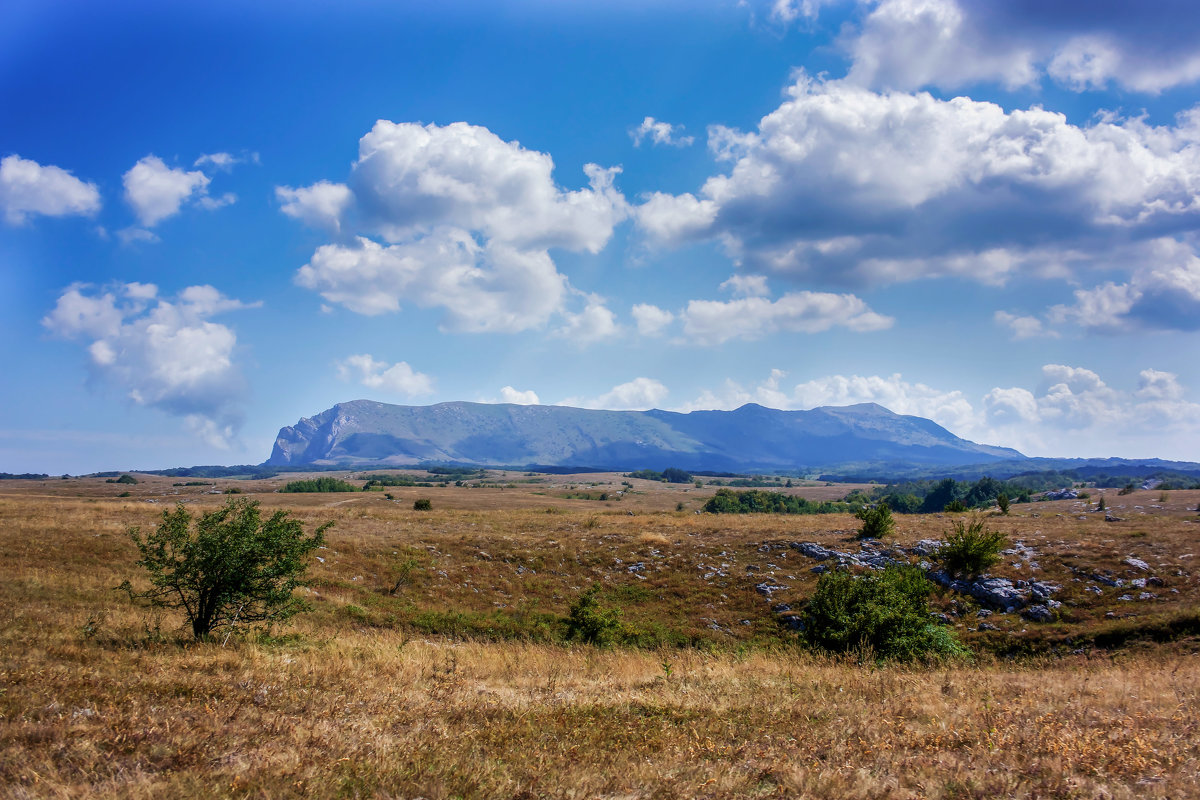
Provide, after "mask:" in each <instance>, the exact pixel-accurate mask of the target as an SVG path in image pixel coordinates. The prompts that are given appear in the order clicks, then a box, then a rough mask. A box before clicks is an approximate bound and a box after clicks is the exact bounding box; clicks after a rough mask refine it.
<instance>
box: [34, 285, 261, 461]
mask: <svg viewBox="0 0 1200 800" xmlns="http://www.w3.org/2000/svg"><path fill="white" fill-rule="evenodd" d="M246 307H247V306H246V304H244V303H241V302H239V301H237V300H232V299H230V298H227V297H225V296H224V295H222V294H221V293H220V292H218V291H217V290H216V289H214V288H213V287H211V286H189V287H188V288H186V289H184V290H183V291H182V292H180V293H179V295H178V297H176V298H173V299H166V298H163V297H160V296H159V294H158V289H157V287H155V286H153V285H151V284H141V283H127V284H121V285H118V286H116V287H113V288H111V289H108V290H105V291H97V290H95V289H94V288H93V287H90V286H86V285H83V284H77V285H74V286H71V287H70V288H68V289H67V290H66V291H65V292H63V294H62V295H61V296H60V297H59V298H58V302H57V304H56V305H55V307H54V310H53V311H51V312H50V314H48V315H47V316H46V317H45V318H44V319H43V320H42V324H43V325H44V326H45V327H46V328H47V329H48V330H50V331H51V332H53V333H55V334H57V335H59V336H62V337H65V338H69V339H77V340H82V341H85V342H88V345H87V351H88V356H89V359H90V362H91V367H92V369H93V371H94V372H95V374H97V375H98V376H100V377H102V378H103V379H105V380H107V381H109V382H111V383H113V384H115V385H117V386H119V387H121V388H123V389H124V390H125V391H126V392H127V393H128V396H129V397H130V399H132V400H133V401H134V402H135V403H137V404H139V405H145V406H150V407H153V408H158V409H161V410H163V411H166V412H167V413H169V414H174V415H177V416H180V417H183V418H184V420H185V422H186V423H187V425H188V427H189V428H190V429H192V430H193V431H195V432H196V433H197V434H199V435H200V436H202V437H203V438H204V439H205V440H207V441H208V442H209V443H210V444H212V445H214V446H218V447H227V446H228V445H229V442H230V440H231V438H232V437H233V436H234V434H235V433H236V430H237V427H238V425H239V424H240V422H241V417H242V414H241V401H242V399H243V396H244V394H245V381H244V379H243V377H242V375H241V372H240V371H239V370H238V368H237V366H236V365H235V363H234V348H235V346H236V344H237V337H236V335H235V334H234V332H233V330H232V329H230V328H228V327H227V326H225V325H221V324H219V323H215V322H211V321H210V320H209V317H212V316H214V315H216V314H220V313H223V312H227V311H232V310H236V309H241V308H246Z"/></svg>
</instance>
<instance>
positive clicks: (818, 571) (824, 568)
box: [809, 564, 829, 575]
mask: <svg viewBox="0 0 1200 800" xmlns="http://www.w3.org/2000/svg"><path fill="white" fill-rule="evenodd" d="M809 572H815V573H816V574H817V575H824V574H825V573H826V572H829V567H827V566H825V565H824V564H817V565H816V566H815V567H813V568H812V569H810V570H809Z"/></svg>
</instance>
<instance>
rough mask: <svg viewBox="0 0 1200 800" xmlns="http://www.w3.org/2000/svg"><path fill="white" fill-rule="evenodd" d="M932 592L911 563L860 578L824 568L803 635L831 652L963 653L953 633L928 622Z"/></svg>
mask: <svg viewBox="0 0 1200 800" xmlns="http://www.w3.org/2000/svg"><path fill="white" fill-rule="evenodd" d="M933 591H934V585H933V584H932V583H931V582H930V581H929V579H928V578H926V577H925V574H924V573H923V572H921V570H919V569H917V568H915V567H902V566H894V565H893V566H889V567H887V568H886V569H885V570H883V571H882V572H880V573H876V574H868V575H858V576H856V575H852V574H851V573H849V572H842V571H835V572H827V573H825V574H824V575H822V576H821V578H820V580H818V581H817V590H816V593H815V594H813V596H812V599H810V600H809V601H808V606H807V607H806V608H805V611H804V614H803V615H802V617H801V620H802V622H803V624H804V633H803V638H804V640H805V642H806V643H807V644H808V645H809V646H810V647H814V648H816V649H818V650H824V651H826V652H830V653H862V654H867V653H868V652H869V653H871V654H874V656H876V657H878V658H883V659H896V660H901V661H912V660H915V659H927V658H941V657H946V656H957V655H963V654H965V653H966V650H965V649H964V648H963V647H962V645H961V644H959V643H958V641H957V639H955V637H954V633H953V632H952V631H950V630H949V629H948V628H946V627H945V626H943V625H939V624H936V623H934V622H932V621H931V617H930V611H929V595H930V594H932V593H933Z"/></svg>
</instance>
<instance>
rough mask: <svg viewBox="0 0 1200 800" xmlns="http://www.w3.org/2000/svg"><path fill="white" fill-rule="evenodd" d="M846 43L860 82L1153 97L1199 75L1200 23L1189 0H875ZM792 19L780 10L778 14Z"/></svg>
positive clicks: (854, 78)
mask: <svg viewBox="0 0 1200 800" xmlns="http://www.w3.org/2000/svg"><path fill="white" fill-rule="evenodd" d="M860 5H861V6H862V7H863V8H864V9H866V14H865V16H864V18H863V19H862V21H861V24H860V25H859V26H858V27H856V28H851V29H849V30H848V31H847V32H846V33H845V35H844V36H843V37H842V46H843V47H844V48H845V50H846V52H847V54H848V55H849V56H850V58H851V60H852V62H853V63H852V66H851V69H850V76H849V77H850V79H851V80H852V81H855V82H858V83H862V84H864V85H869V86H875V87H882V88H893V89H916V88H920V87H923V86H939V87H942V88H946V89H958V88H961V87H964V86H969V85H971V84H975V83H979V82H996V83H1000V84H1002V85H1004V86H1006V87H1008V88H1016V87H1019V86H1029V85H1036V84H1038V83H1039V82H1040V81H1041V79H1042V76H1043V75H1045V74H1048V75H1049V76H1050V78H1051V79H1052V80H1054V81H1056V82H1058V83H1060V84H1062V85H1064V86H1067V87H1069V88H1071V89H1075V90H1077V91H1083V90H1086V89H1098V88H1103V87H1105V86H1107V85H1108V84H1110V83H1112V84H1117V85H1119V86H1121V87H1122V88H1125V89H1132V90H1135V91H1142V92H1151V93H1156V92H1159V91H1162V90H1164V89H1168V88H1171V87H1174V86H1179V85H1182V84H1189V83H1193V82H1195V81H1196V80H1197V79H1200V21H1198V20H1197V17H1196V14H1195V8H1194V5H1193V4H1192V3H1190V2H1186V0H1156V1H1155V2H1153V3H1141V4H1137V3H1122V2H1101V3H1089V4H1088V5H1087V6H1086V9H1084V8H1082V7H1081V6H1080V5H1079V4H1078V3H1076V2H1067V1H1066V0H1049V1H1048V0H1008V1H1007V2H991V1H990V0H880V1H879V2H875V1H874V0H872V1H871V2H861V3H860ZM777 16H778V17H779V18H781V19H784V20H785V21H788V20H789V19H794V18H795V17H796V16H798V15H797V14H792V15H790V17H789V16H788V15H786V14H780V15H777Z"/></svg>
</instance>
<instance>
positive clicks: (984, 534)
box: [934, 516, 1008, 578]
mask: <svg viewBox="0 0 1200 800" xmlns="http://www.w3.org/2000/svg"><path fill="white" fill-rule="evenodd" d="M952 524H953V525H954V530H953V531H951V533H950V535H949V536H947V537H946V543H945V544H944V545H942V547H941V548H940V549H939V550H938V551H937V554H936V555H935V556H934V558H935V559H936V560H937V561H938V562H940V563H941V565H942V567H943V568H945V570H946V571H947V572H949V573H950V574H951V575H954V576H956V577H963V578H974V577H976V576H978V575H979V574H980V573H982V572H983V571H984V570H986V569H987V568H988V567H991V566H993V565H995V564H998V563H1000V551H1001V550H1003V549H1004V548H1005V546H1007V544H1008V537H1006V536H1005V535H1004V534H1003V533H1001V532H999V531H989V530H987V528H986V526H985V525H984V521H983V520H982V519H981V518H979V517H974V516H973V517H972V518H971V519H970V520H968V521H966V522H964V521H962V520H954V522H953V523H952Z"/></svg>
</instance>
